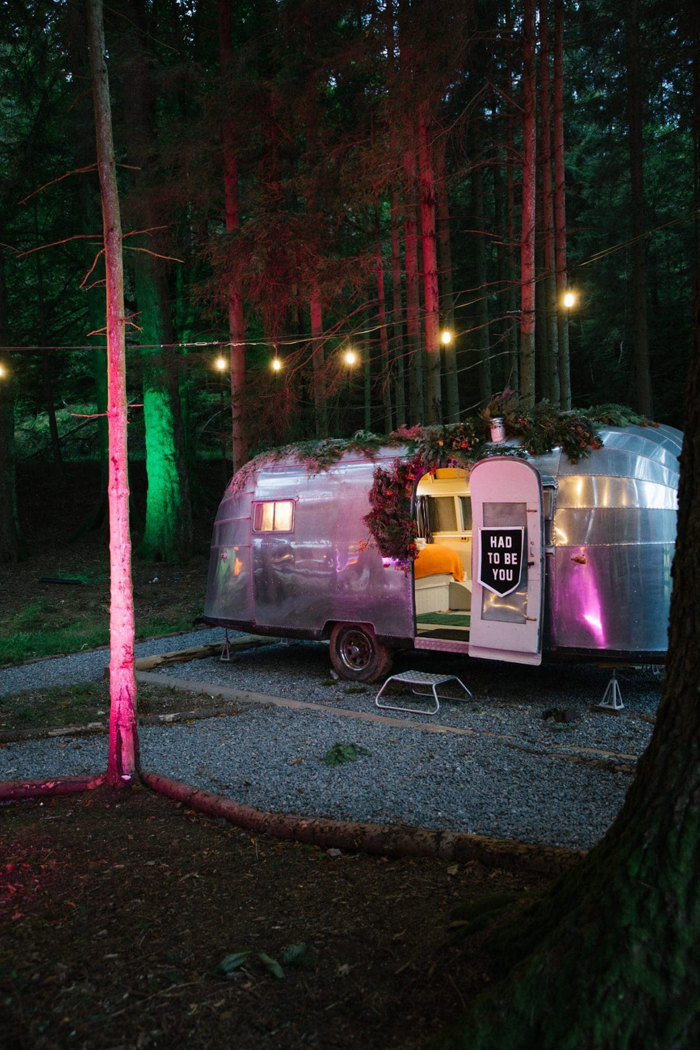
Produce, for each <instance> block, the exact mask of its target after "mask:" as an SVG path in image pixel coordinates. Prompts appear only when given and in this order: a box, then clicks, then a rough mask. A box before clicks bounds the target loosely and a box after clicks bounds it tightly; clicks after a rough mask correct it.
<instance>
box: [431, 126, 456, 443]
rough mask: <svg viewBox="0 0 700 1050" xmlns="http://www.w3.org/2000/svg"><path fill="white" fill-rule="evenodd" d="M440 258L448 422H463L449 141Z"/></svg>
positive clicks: (441, 174)
mask: <svg viewBox="0 0 700 1050" xmlns="http://www.w3.org/2000/svg"><path fill="white" fill-rule="evenodd" d="M436 169H437V171H436V174H437V222H438V257H439V260H440V267H439V273H440V286H441V288H442V293H441V310H440V313H441V315H442V318H443V322H444V326H445V328H446V330H447V331H448V332H449V333H450V335H451V336H452V339H451V340H450V342H449V343H446V344H445V346H444V348H443V365H444V369H443V370H444V373H445V406H446V412H445V416H446V422H447V423H459V373H458V372H457V344H456V339H455V338H454V336H455V330H454V329H455V294H454V284H453V280H452V240H451V237H450V198H449V187H448V181H447V167H446V163H445V140H444V138H441V139H440V143H439V145H438V147H437V151H436Z"/></svg>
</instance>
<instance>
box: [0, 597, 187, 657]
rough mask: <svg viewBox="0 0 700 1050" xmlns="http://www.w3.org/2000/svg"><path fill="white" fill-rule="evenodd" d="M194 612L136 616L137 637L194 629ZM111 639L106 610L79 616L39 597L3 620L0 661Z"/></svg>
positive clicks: (58, 652)
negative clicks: (172, 615) (97, 618)
mask: <svg viewBox="0 0 700 1050" xmlns="http://www.w3.org/2000/svg"><path fill="white" fill-rule="evenodd" d="M194 616H195V613H194V612H193V611H190V612H183V613H182V615H180V616H177V617H175V618H172V617H165V616H150V617H149V618H148V619H147V620H144V621H139V620H138V619H137V620H136V640H137V641H142V640H143V639H146V638H155V637H158V636H159V635H163V634H175V633H178V632H181V631H182V632H184V631H191V630H192V629H193V628H192V622H193V620H194ZM108 643H109V615H108V613H105V612H103V613H102V615H101V616H100V617H99V622H96V617H95V612H94V610H86V611H85V612H83V613H81V614H80V616H79V617H78V618H72V619H71V617H70V612H69V610H67V609H66V608H65V607H56V606H53V605H51V604H50V603H48V602H46V601H45V599H43V598H40V599H38V600H37V601H35V602H32V603H31V604H30V605H29V606H27V608H26V609H23V610H22V611H21V612H19V613H15V615H14V616H11V617H7V618H6V619H5V620H3V621H2V623H0V665H2V664H21V663H26V661H27V660H37V659H41V658H43V657H47V656H63V655H65V654H67V653H80V652H84V651H85V650H88V649H99V648H100V647H101V646H104V645H107V644H108Z"/></svg>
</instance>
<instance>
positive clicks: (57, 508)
mask: <svg viewBox="0 0 700 1050" xmlns="http://www.w3.org/2000/svg"><path fill="white" fill-rule="evenodd" d="M51 480H52V479H51V476H50V471H49V470H48V469H45V470H44V472H43V473H42V472H41V469H40V468H36V471H35V473H34V475H33V476H32V477H30V478H28V479H25V482H24V488H23V504H22V506H23V510H24V514H25V516H26V517H27V521H28V524H29V525H30V526H31V527H30V528H29V530H28V531H29V534H30V539H31V542H32V545H33V555H32V559H31V560H29V561H26V562H22V563H20V564H19V565H17V566H9V567H8V566H3V567H2V582H3V586H2V588H1V594H0V617H4V616H8V615H13V614H14V613H15V612H16V610H17V609H19V608H21V605H22V602H24V603H26V602H27V597H28V595H31V596H32V600H33V599H34V597H35V596H36V595H37V593H38V594H39V595H40V596H41V595H45V607H46V605H47V604H49V603H51V604H56V603H58V604H59V606H60V603H61V602H62V603H63V604H64V606H65V605H66V603H68V605H69V606H70V609H71V612H70V613H67V612H66V611H65V609H64V610H60V608H59V612H60V613H61V615H64V616H65V615H69V614H72V615H76V616H78V615H84V613H85V612H86V611H88V612H90V613H91V614H95V613H99V615H104V614H105V613H104V610H105V602H106V600H107V579H106V558H107V552H106V543H105V538H104V535H102V536H101V537H100V534H99V533H97V534H95V533H91V534H89V535H87V536H85V537H82V538H81V539H80V540H78V541H77V543H76V544H72V545H68V544H66V543H65V528H67V526H68V521H69V519H70V520H72V522H73V523H74V522H75V520H76V517H77V516H78V512H79V511H80V510H81V509H86V510H87V509H89V502H90V499H91V495H90V492H89V486H82V487H80V485H79V484H78V488H75V484H76V482H77V483H79V482H80V475H79V473H78V474H75V475H74V476H73V489H72V490H70V489H66V490H65V492H64V491H63V490H56V488H55V486H54V487H53V490H51ZM51 491H53V493H54V497H55V498H54V502H53V504H52V505H53V507H54V513H53V518H52V520H51V521H49V520H48V519H47V516H46V515H45V514H44V515H42V514H41V507H42V505H45V502H46V498H47V492H48V494H49V496H50V495H51ZM71 491H72V492H73V495H71ZM211 513H212V516H213V510H212V512H211ZM61 524H62V525H63V526H64V528H63V529H62V528H61V527H59V526H60V525H61ZM205 567H206V547H204V546H203V547H202V548H201V549H200V550H199V551H198V553H197V554H196V555H195V557H194V558H193V559H192V562H191V563H190V564H188V565H187V566H175V567H172V566H171V567H167V566H166V567H161V568H160V570H157V567H154V566H153V565H147V564H143V563H141V564H139V563H135V567H134V588H135V592H136V608H137V616H138V615H139V614H141V615H146V613H147V610H148V607H149V603H150V604H151V605H154V604H155V605H157V606H158V614H159V615H161V614H163V615H165V616H166V617H167V615H168V609H169V608H172V611H173V615H174V613H175V611H176V610H180V611H181V609H182V605H183V602H189V603H191V604H192V606H193V607H195V608H196V606H197V603H198V601H199V600H200V598H199V596H198V591H197V588H198V587H200V588H203V586H204V581H205V574H204V571H203V570H204V569H205ZM78 570H82V571H84V572H85V573H86V574H87V575H88V576H89V577H90V583H89V585H86V586H80V587H78V586H76V587H73V588H70V597H68V595H67V593H66V594H61V597H59V598H58V599H57V598H56V592H55V589H54V588H55V585H52V584H40V583H39V578H40V577H41V576H53V575H57V574H58V572H59V571H60V572H61V573H62V574H63V573H71V572H76V571H78ZM156 572H157V574H158V575H159V577H160V578H163V579H164V580H165V581H170V584H171V585H170V586H169V587H162V588H160V589H156V586H155V585H154V584H152V583H151V582H150V581H151V580H152V579H153V577H154V575H156ZM183 581H184V582H183ZM42 588H43V590H42ZM83 603H92V604H87V605H84V604H83ZM550 881H551V877H550V876H547V875H541V874H537V875H535V874H532V873H528V872H526V871H522V870H517V869H516V870H514V871H507V870H503V869H500V868H490V867H485V866H483V865H482V864H480V863H479V862H476V861H470V862H469V863H467V864H454V863H451V862H448V861H440V860H432V859H406V858H404V859H389V858H386V857H371V856H367V855H362V854H351V853H346V852H342V851H340V850H337V849H333V848H328V849H319V848H317V847H311V846H305V845H301V844H291V843H284V842H278V841H275V840H273V839H268V838H264V837H254V836H251V834H250V833H249V832H245V831H243V830H241V829H239V828H236V827H234V826H232V825H231V824H229V823H227V822H226V821H225V820H222V819H216V818H212V817H206V816H203V815H201V814H198V813H196V812H194V811H192V810H189V809H187V808H186V807H184V806H183V805H181V804H178V803H176V802H174V801H172V800H169V799H166V798H164V797H162V796H159V795H156V794H154V793H153V792H151V791H149V790H147V789H145V788H141V787H137V788H134V789H130V790H122V791H119V792H114V791H111V790H109V789H106V788H98V789H96V790H93V791H89V792H85V793H83V794H79V795H70V796H65V797H60V798H44V799H42V800H32V801H25V802H18V801H14V802H10V803H4V804H1V805H0V1046H2V1050H58V1048H61V1050H63V1048H69V1047H76V1048H84V1050H132V1048H136V1050H141V1048H151V1047H153V1048H155V1047H159V1048H167V1050H172V1048H173V1047H178V1048H180V1047H181V1048H183V1050H205V1048H206V1050H212V1048H218V1047H229V1046H230V1047H237V1048H240V1050H249V1048H250V1050H253V1048H255V1050H273V1048H276V1050H277V1048H278V1050H296V1048H302V1047H319V1048H320V1047H323V1048H324V1050H344V1048H351V1047H352V1048H357V1047H362V1048H363V1050H374V1048H376V1050H390V1048H395V1050H412V1048H418V1047H424V1046H426V1045H428V1044H429V1043H430V1041H431V1040H432V1038H433V1037H435V1036H436V1035H437V1034H439V1033H440V1031H442V1030H444V1028H445V1027H446V1026H447V1025H448V1024H450V1022H451V1021H453V1020H454V1019H455V1018H456V1017H457V1016H458V1015H459V1014H460V1013H461V1012H462V1011H463V1010H464V1009H465V1008H466V1007H468V1005H469V1004H470V1002H471V1001H472V1000H473V999H474V997H475V996H476V995H478V994H479V992H480V991H481V990H483V989H484V988H485V987H487V986H488V984H489V982H490V981H491V980H493V979H494V976H495V970H494V966H495V963H494V960H492V959H491V957H490V955H489V953H488V951H487V950H486V949H485V948H484V941H485V939H486V938H487V935H488V932H489V929H490V922H491V919H490V918H489V916H490V915H491V912H489V911H488V910H487V912H486V918H485V919H484V921H483V922H477V923H476V926H477V927H480V929H478V930H477V931H475V932H472V933H470V934H469V935H468V936H466V935H465V934H464V927H463V925H460V923H459V920H455V908H456V907H457V906H458V905H461V904H463V903H464V902H469V901H474V902H479V901H483V902H485V903H487V902H493V901H494V899H495V898H498V899H500V898H501V897H502V896H503V895H505V896H506V898H507V899H508V900H509V901H510V904H509V905H508V906H507V907H508V908H510V909H517V908H518V907H519V906H520V905H521V904H522V903H524V902H526V901H527V900H528V899H529V897H530V895H531V894H532V893H533V892H534V893H537V892H539V891H541V890H542V889H544V888H545V887H546V886H547V884H548V883H549V882H550ZM477 910H479V909H477ZM499 914H500V912H499ZM455 921H456V922H457V925H455ZM457 932H459V933H461V936H460V937H459V940H457V941H455V940H454V937H455V933H457Z"/></svg>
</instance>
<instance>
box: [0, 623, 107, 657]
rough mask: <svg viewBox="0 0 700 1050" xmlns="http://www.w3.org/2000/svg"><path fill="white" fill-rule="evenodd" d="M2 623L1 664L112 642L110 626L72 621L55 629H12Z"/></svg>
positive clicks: (74, 651)
mask: <svg viewBox="0 0 700 1050" xmlns="http://www.w3.org/2000/svg"><path fill="white" fill-rule="evenodd" d="M5 632H6V625H5V624H3V625H2V633H1V634H0V664H21V663H25V662H26V661H27V660H36V659H40V658H41V657H44V656H60V655H62V654H63V653H79V652H82V651H83V650H85V649H98V648H99V647H100V646H102V645H106V644H107V642H108V641H109V630H108V627H107V625H106V624H105V625H104V626H98V625H97V624H95V623H91V624H87V623H85V624H80V623H77V624H76V623H71V624H66V625H65V626H61V627H56V628H54V629H53V630H36V631H21V630H20V631H10V633H9V634H6V633H5Z"/></svg>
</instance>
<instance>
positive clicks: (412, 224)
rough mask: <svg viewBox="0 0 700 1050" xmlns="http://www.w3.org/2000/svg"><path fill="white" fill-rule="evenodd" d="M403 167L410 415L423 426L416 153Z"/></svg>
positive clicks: (409, 155)
mask: <svg viewBox="0 0 700 1050" xmlns="http://www.w3.org/2000/svg"><path fill="white" fill-rule="evenodd" d="M403 166H404V206H403V215H404V218H403V239H404V256H405V260H406V349H407V352H408V354H409V358H408V367H409V373H408V392H409V415H410V422H411V423H422V422H424V420H423V405H424V383H423V352H422V342H421V329H420V284H419V280H420V278H419V268H418V223H417V220H416V207H415V199H416V198H415V191H416V163H415V153H414V151H413V149H408V150H406V152H405V153H404V164H403Z"/></svg>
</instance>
